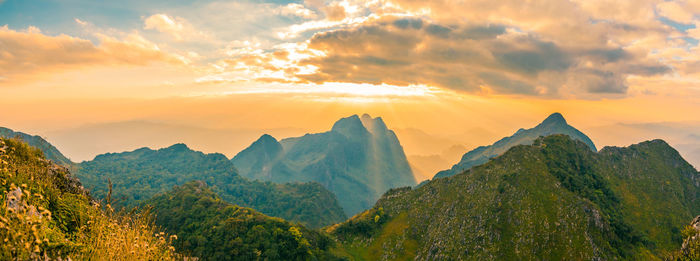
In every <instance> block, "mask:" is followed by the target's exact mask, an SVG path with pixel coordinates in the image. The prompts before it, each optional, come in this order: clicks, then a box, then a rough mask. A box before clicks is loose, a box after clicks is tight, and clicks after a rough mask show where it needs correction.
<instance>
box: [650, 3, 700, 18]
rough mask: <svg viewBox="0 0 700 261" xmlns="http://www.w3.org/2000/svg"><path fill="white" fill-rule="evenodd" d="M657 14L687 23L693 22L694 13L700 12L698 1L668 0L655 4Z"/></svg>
mask: <svg viewBox="0 0 700 261" xmlns="http://www.w3.org/2000/svg"><path fill="white" fill-rule="evenodd" d="M656 9H657V10H658V12H659V15H661V16H663V17H666V18H668V19H671V20H673V21H676V22H679V23H684V24H689V23H692V22H693V18H694V17H695V15H697V14H698V13H700V2H698V1H668V2H661V3H659V4H658V5H656Z"/></svg>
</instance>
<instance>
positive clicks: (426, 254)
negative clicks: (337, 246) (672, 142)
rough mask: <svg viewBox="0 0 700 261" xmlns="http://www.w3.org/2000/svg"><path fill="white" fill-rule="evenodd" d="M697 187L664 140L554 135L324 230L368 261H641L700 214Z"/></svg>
mask: <svg viewBox="0 0 700 261" xmlns="http://www.w3.org/2000/svg"><path fill="white" fill-rule="evenodd" d="M699 185H700V173H698V172H697V171H696V170H695V169H694V168H693V167H692V166H691V165H689V164H688V163H687V162H686V161H685V160H684V159H683V158H682V157H681V156H680V155H679V154H678V152H677V151H676V150H674V149H673V148H671V147H670V146H668V144H666V143H665V142H664V141H661V140H654V141H648V142H643V143H640V144H637V145H633V146H630V147H626V148H617V147H606V148H604V149H602V150H601V151H600V152H598V153H596V152H593V150H591V147H590V144H586V143H583V142H581V141H578V140H572V139H571V138H570V137H569V136H566V135H553V136H548V137H545V138H539V139H537V140H536V141H535V142H534V144H533V145H521V146H515V147H513V148H511V149H510V150H508V151H507V152H506V153H504V154H503V155H501V156H499V157H496V158H494V159H492V160H490V161H489V162H488V163H486V164H483V165H479V166H476V167H474V168H471V169H470V170H468V171H466V172H464V173H462V174H458V175H454V176H451V177H447V178H441V179H435V180H433V181H430V182H428V183H426V184H425V185H423V186H421V187H420V188H417V189H411V188H402V189H394V190H392V191H389V192H388V193H386V194H385V195H384V196H383V197H382V198H381V199H380V200H379V201H378V203H377V204H376V205H375V206H374V207H373V208H372V209H370V210H368V211H365V212H363V213H361V214H358V215H357V216H355V217H353V218H351V219H350V220H348V221H346V222H344V223H342V224H339V225H336V226H333V227H331V228H329V229H328V230H329V231H330V232H332V233H333V234H334V235H336V236H337V237H338V238H339V239H340V241H341V242H342V244H343V247H342V248H341V249H342V250H343V251H345V252H346V254H347V255H348V256H353V257H355V258H357V259H366V260H390V259H396V258H399V259H414V258H415V259H416V260H439V259H450V260H462V259H471V260H531V259H539V260H592V259H603V260H605V259H619V258H626V259H635V258H639V259H644V260H648V259H652V257H653V256H656V257H663V256H664V255H665V254H666V253H668V251H672V250H674V249H677V247H678V245H680V243H681V242H682V238H681V236H680V233H678V232H679V231H680V229H681V228H682V227H683V226H684V225H685V224H686V223H687V222H688V220H690V219H691V218H693V217H694V215H696V214H697V213H699V212H700V200H699V199H700V194H699V192H700V187H699Z"/></svg>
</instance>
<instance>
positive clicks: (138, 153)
mask: <svg viewBox="0 0 700 261" xmlns="http://www.w3.org/2000/svg"><path fill="white" fill-rule="evenodd" d="M76 175H77V176H78V177H79V178H80V179H81V181H82V182H83V183H84V184H86V187H88V188H89V189H90V190H91V191H92V192H93V193H94V195H95V196H96V197H98V198H103V197H105V196H106V195H107V192H108V191H107V188H108V187H109V186H108V180H111V181H112V183H113V184H114V198H115V204H116V206H135V205H137V204H139V203H140V202H142V201H144V200H146V199H148V198H150V197H152V196H154V195H156V194H157V193H162V192H165V191H167V190H169V189H171V188H172V187H173V186H175V185H182V184H184V183H186V182H188V181H192V180H202V181H204V182H206V183H207V184H209V185H210V186H211V189H212V190H213V191H214V192H216V193H217V194H219V195H220V196H221V197H222V198H223V199H224V200H225V201H227V202H230V203H232V204H236V205H239V206H244V207H250V208H253V209H256V210H257V211H260V212H262V213H264V214H266V215H270V216H275V217H281V218H284V219H287V220H291V221H294V222H301V223H302V224H304V225H307V226H310V227H315V228H318V227H322V226H326V225H330V224H334V223H337V222H340V221H342V220H345V218H346V217H345V214H344V213H343V210H342V208H341V207H340V206H339V205H338V202H337V200H336V198H335V195H333V193H331V192H330V191H328V190H327V189H325V188H324V187H323V186H321V185H320V184H318V183H285V184H275V183H271V182H260V181H250V180H248V179H246V178H243V177H241V176H239V175H238V174H237V171H236V168H234V166H233V164H232V163H231V161H230V160H228V159H227V158H226V157H225V156H224V155H222V154H204V153H202V152H198V151H193V150H190V149H189V148H187V146H185V145H184V144H176V145H173V146H171V147H168V148H164V149H160V150H151V149H148V148H141V149H138V150H135V151H132V152H124V153H110V154H103V155H99V156H97V157H95V159H94V160H92V161H86V162H83V163H80V164H79V165H77V168H76Z"/></svg>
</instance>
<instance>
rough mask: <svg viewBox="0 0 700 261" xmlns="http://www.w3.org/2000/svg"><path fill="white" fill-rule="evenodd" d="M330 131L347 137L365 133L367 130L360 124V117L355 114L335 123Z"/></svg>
mask: <svg viewBox="0 0 700 261" xmlns="http://www.w3.org/2000/svg"><path fill="white" fill-rule="evenodd" d="M363 116H364V115H363ZM368 116H369V115H368ZM331 131H335V132H339V133H341V134H343V135H345V136H348V137H349V136H354V135H357V134H358V133H366V132H367V129H366V128H365V126H364V124H362V120H361V119H360V117H359V116H357V114H355V115H352V116H350V117H345V118H342V119H340V120H338V121H336V122H335V124H333V128H331Z"/></svg>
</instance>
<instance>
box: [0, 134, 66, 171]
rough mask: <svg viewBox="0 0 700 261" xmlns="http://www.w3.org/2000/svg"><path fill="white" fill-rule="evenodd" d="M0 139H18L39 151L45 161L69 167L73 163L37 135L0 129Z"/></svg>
mask: <svg viewBox="0 0 700 261" xmlns="http://www.w3.org/2000/svg"><path fill="white" fill-rule="evenodd" d="M0 137H3V138H7V139H11V138H19V139H21V140H22V141H24V142H26V143H27V144H29V146H32V147H35V148H38V149H39V150H41V151H42V152H43V154H44V157H45V158H46V159H48V160H51V161H53V162H54V163H56V164H59V165H63V166H70V165H71V164H73V162H71V161H70V160H69V159H68V158H67V157H66V156H64V155H63V154H62V153H61V152H60V151H58V149H57V148H56V147H54V146H53V145H52V144H51V143H49V142H48V141H46V140H44V139H43V138H42V137H39V136H37V135H29V134H26V133H24V132H19V131H13V130H11V129H8V128H3V127H0Z"/></svg>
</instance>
